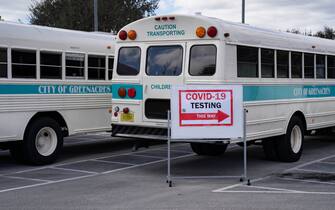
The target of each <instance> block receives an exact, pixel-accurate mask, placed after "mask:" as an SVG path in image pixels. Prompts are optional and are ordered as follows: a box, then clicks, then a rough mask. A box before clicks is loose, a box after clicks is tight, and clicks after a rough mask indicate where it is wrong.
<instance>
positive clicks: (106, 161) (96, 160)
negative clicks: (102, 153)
mask: <svg viewBox="0 0 335 210" xmlns="http://www.w3.org/2000/svg"><path fill="white" fill-rule="evenodd" d="M99 159H100V158H99ZM92 161H94V162H101V163H117V164H121V165H128V166H135V165H136V164H131V163H124V162H117V161H108V160H98V159H95V160H92Z"/></svg>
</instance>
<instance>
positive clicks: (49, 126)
mask: <svg viewBox="0 0 335 210" xmlns="http://www.w3.org/2000/svg"><path fill="white" fill-rule="evenodd" d="M62 147H63V135H62V130H61V127H60V126H59V124H58V123H57V122H56V121H55V120H53V119H51V118H39V119H37V120H35V121H33V122H32V123H31V124H30V125H29V127H28V128H27V130H26V133H25V135H24V139H23V142H22V145H21V148H20V147H19V148H17V151H16V152H18V151H19V150H21V151H22V153H23V158H24V161H25V162H28V163H30V164H34V165H44V164H50V163H53V162H54V161H55V160H56V159H57V157H58V154H59V152H60V150H61V149H62ZM12 154H13V153H12Z"/></svg>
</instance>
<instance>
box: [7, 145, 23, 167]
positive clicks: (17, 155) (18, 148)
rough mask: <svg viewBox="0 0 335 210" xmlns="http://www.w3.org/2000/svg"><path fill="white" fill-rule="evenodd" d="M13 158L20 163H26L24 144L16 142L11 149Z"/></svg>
mask: <svg viewBox="0 0 335 210" xmlns="http://www.w3.org/2000/svg"><path fill="white" fill-rule="evenodd" d="M9 151H10V154H11V156H12V157H13V158H14V160H15V161H16V162H18V163H25V161H24V156H23V146H22V142H15V143H13V144H12V145H11V146H10V148H9Z"/></svg>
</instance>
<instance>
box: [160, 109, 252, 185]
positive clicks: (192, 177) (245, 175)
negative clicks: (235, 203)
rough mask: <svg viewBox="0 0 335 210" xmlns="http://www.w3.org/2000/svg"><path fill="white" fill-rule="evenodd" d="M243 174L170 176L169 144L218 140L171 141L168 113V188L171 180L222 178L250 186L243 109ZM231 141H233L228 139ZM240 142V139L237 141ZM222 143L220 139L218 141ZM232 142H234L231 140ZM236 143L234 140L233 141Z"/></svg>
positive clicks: (244, 110) (245, 111) (244, 113)
mask: <svg viewBox="0 0 335 210" xmlns="http://www.w3.org/2000/svg"><path fill="white" fill-rule="evenodd" d="M242 111H243V137H242V140H243V174H242V175H241V176H238V175H235V176H172V175H171V142H211V141H218V139H210V140H209V139H196V141H190V140H185V139H184V140H181V139H172V138H171V112H170V110H169V111H168V132H167V134H168V135H167V156H168V159H167V161H168V164H167V180H166V182H167V183H168V184H169V187H172V181H173V179H219V178H220V179H224V178H240V182H243V181H246V184H247V185H251V183H250V179H248V175H247V140H246V114H247V112H248V110H246V109H244V108H243V110H242ZM229 140H233V139H229ZM237 140H241V139H237ZM220 141H222V139H220ZM233 141H234V140H233ZM235 141H236V140H235Z"/></svg>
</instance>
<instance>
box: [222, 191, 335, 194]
mask: <svg viewBox="0 0 335 210" xmlns="http://www.w3.org/2000/svg"><path fill="white" fill-rule="evenodd" d="M223 192H224V193H262V194H312V195H335V192H307V191H297V192H291V191H259V190H254V191H243V190H236V191H235V190H227V191H223Z"/></svg>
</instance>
